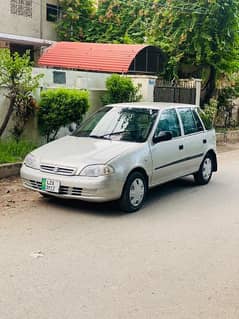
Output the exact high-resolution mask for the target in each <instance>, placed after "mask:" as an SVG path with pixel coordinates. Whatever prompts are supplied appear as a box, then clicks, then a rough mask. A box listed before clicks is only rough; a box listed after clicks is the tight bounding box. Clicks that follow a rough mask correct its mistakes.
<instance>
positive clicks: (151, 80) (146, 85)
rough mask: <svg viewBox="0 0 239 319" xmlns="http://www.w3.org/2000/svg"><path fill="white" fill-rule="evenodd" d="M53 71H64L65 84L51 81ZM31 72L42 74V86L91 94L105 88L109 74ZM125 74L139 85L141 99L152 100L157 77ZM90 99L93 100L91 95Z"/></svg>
mask: <svg viewBox="0 0 239 319" xmlns="http://www.w3.org/2000/svg"><path fill="white" fill-rule="evenodd" d="M54 71H62V72H66V84H55V83H53V72H54ZM33 72H34V74H44V78H43V79H42V80H41V84H40V86H41V87H42V88H59V87H67V88H78V89H86V90H88V91H90V93H91V95H94V92H98V93H97V95H99V92H102V93H103V92H104V91H105V90H106V80H107V78H108V77H109V76H111V74H110V73H99V72H85V71H71V70H59V69H48V68H34V70H33ZM127 76H128V77H130V78H131V79H132V81H133V82H134V84H135V85H139V86H140V94H141V95H142V101H145V102H153V92H154V86H155V81H156V79H157V77H156V76H151V75H127ZM92 101H94V98H93V97H92ZM96 102H97V101H96ZM93 106H95V105H93Z"/></svg>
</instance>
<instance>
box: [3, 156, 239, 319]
mask: <svg viewBox="0 0 239 319" xmlns="http://www.w3.org/2000/svg"><path fill="white" fill-rule="evenodd" d="M219 157H220V158H219V172H218V173H217V174H215V176H214V177H213V179H212V181H211V183H210V184H209V185H207V186H203V187H196V186H194V184H193V181H192V178H185V179H182V180H178V181H175V182H173V183H170V184H167V185H164V186H161V187H158V188H156V189H154V190H152V191H151V192H150V195H149V196H148V200H147V202H146V205H145V207H144V208H143V209H142V210H141V211H140V212H138V213H135V214H128V215H125V214H122V213H121V212H119V211H117V209H116V208H115V206H114V205H112V204H107V205H102V204H101V205H93V204H86V203H81V202H72V201H70V202H68V201H67V202H65V201H57V200H48V201H47V200H44V199H42V198H41V197H40V196H38V195H37V194H35V193H34V195H32V194H33V193H31V192H28V191H25V190H22V189H21V186H20V185H19V184H18V182H17V181H15V189H17V190H16V191H15V193H14V190H11V192H10V195H11V196H12V198H13V199H12V200H13V201H14V198H15V199H16V198H17V199H16V201H15V202H14V203H12V202H11V199H8V200H9V202H7V201H8V200H7V201H6V203H8V206H7V204H6V205H5V204H4V205H2V206H1V211H0V289H1V290H0V291H1V294H0V318H1V319H28V318H29V319H68V318H69V319H88V318H89V319H95V318H100V319H118V318H119V319H128V318H130V319H134V318H135V319H136V318H137V319H148V318H149V319H159V318H160V319H194V318H200V319H201V318H203V319H214V318H215V319H238V318H239V297H238V296H239V200H238V198H239V151H238V150H236V151H231V152H227V153H222V154H220V156H219ZM13 184H14V181H13ZM0 186H1V185H0ZM2 189H4V188H3V187H2ZM6 192H7V188H6ZM4 194H5V193H4ZM4 194H3V193H2V198H6V197H4V196H8V195H9V194H7V195H6V194H5V195H4ZM10 195H9V196H10ZM9 198H11V197H9Z"/></svg>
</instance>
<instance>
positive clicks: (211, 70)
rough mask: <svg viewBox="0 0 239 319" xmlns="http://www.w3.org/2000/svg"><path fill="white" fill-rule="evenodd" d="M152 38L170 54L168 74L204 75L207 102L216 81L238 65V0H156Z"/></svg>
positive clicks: (168, 75) (176, 75) (169, 76)
mask: <svg viewBox="0 0 239 319" xmlns="http://www.w3.org/2000/svg"><path fill="white" fill-rule="evenodd" d="M157 5H158V10H157V14H156V15H155V17H154V20H153V23H152V29H151V31H150V32H151V35H150V36H151V41H152V42H153V43H155V44H157V45H159V46H160V47H161V48H162V50H164V51H166V52H167V53H168V55H169V62H168V66H167V70H166V71H167V72H166V73H167V77H168V78H171V79H172V78H174V77H179V76H184V75H185V73H186V74H187V75H188V74H191V75H194V76H195V75H196V76H202V77H204V78H205V87H206V94H205V101H209V99H210V97H211V96H212V95H213V92H214V90H215V87H216V81H217V80H218V79H220V78H221V77H224V76H228V75H230V74H232V73H233V72H234V71H237V70H238V67H239V33H238V26H239V24H238V22H239V19H238V13H239V1H238V0H199V1H188V0H164V1H162V0H157Z"/></svg>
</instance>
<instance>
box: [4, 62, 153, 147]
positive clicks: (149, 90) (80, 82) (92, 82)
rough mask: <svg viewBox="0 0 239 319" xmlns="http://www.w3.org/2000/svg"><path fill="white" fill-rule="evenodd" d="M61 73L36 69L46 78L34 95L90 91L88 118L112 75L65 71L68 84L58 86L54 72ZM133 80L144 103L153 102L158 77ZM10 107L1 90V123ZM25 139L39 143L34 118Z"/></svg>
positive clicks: (137, 77) (99, 100)
mask: <svg viewBox="0 0 239 319" xmlns="http://www.w3.org/2000/svg"><path fill="white" fill-rule="evenodd" d="M54 71H61V70H58V69H47V68H34V69H33V75H36V74H44V77H43V78H42V79H41V80H40V87H39V88H38V89H37V90H36V91H35V93H34V95H35V97H36V98H37V99H39V97H40V92H41V90H42V89H47V88H60V87H66V88H76V89H86V90H88V91H89V102H90V109H89V111H88V113H87V115H86V116H88V115H89V114H91V113H93V112H96V111H97V110H98V109H99V108H100V107H101V106H102V102H101V97H102V95H103V94H104V92H105V91H106V85H105V83H106V79H107V78H108V77H109V76H110V75H111V74H108V73H95V72H82V71H70V70H67V71H64V70H62V71H64V72H66V83H65V84H56V83H54V81H53V72H54ZM129 77H130V78H132V80H133V82H134V83H135V84H136V85H138V84H139V85H140V91H141V92H140V93H141V95H142V101H148V102H151V101H153V88H154V83H155V79H156V77H152V76H144V75H143V76H140V75H138V76H129ZM8 105H9V101H8V99H7V98H6V97H5V96H4V91H3V89H0V122H1V121H2V120H3V118H4V115H5V113H6V111H7V107H8ZM13 122H14V119H12V120H11V121H10V122H9V124H8V126H7V130H6V132H5V133H4V136H3V137H9V136H10V135H11V130H12V128H13ZM67 133H68V131H67V130H66V129H63V130H61V131H60V135H59V136H62V135H65V134H67ZM23 137H24V138H26V139H30V140H32V141H39V140H40V136H39V132H38V129H37V120H36V118H33V119H32V120H30V121H29V123H28V124H27V127H26V129H25V132H24V134H23Z"/></svg>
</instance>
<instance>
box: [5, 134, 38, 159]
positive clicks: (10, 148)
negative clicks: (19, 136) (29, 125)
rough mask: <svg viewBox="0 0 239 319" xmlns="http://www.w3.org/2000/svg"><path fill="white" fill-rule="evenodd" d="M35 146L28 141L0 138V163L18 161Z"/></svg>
mask: <svg viewBox="0 0 239 319" xmlns="http://www.w3.org/2000/svg"><path fill="white" fill-rule="evenodd" d="M36 147H37V145H36V144H34V143H32V142H29V141H19V142H16V141H14V140H3V141H1V140H0V164H3V163H14V162H20V161H22V160H23V159H24V157H25V156H26V155H27V154H28V153H29V152H31V151H32V150H33V149H34V148H36Z"/></svg>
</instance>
